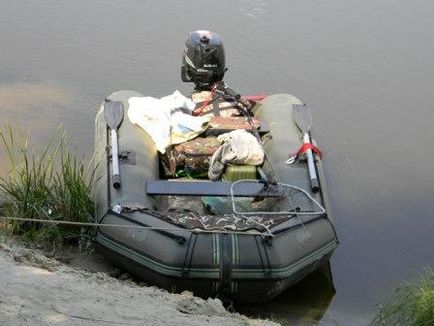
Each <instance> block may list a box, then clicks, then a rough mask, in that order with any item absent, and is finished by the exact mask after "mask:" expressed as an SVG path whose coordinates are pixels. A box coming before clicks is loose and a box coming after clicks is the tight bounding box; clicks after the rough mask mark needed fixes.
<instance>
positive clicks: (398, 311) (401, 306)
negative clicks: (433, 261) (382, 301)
mask: <svg viewBox="0 0 434 326" xmlns="http://www.w3.org/2000/svg"><path fill="white" fill-rule="evenodd" d="M372 325H406V326H407V325H408V326H428V325H434V271H432V270H427V271H426V272H425V274H424V275H423V276H422V277H420V279H419V280H418V282H417V284H404V285H403V286H401V287H399V288H398V290H397V291H396V294H395V296H394V298H393V299H392V300H391V301H390V302H389V303H387V304H386V305H384V306H381V307H380V311H379V313H378V315H377V316H376V317H375V319H374V320H373V322H372Z"/></svg>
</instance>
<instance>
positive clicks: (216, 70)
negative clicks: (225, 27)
mask: <svg viewBox="0 0 434 326" xmlns="http://www.w3.org/2000/svg"><path fill="white" fill-rule="evenodd" d="M226 70H227V68H226V67H225V52H224V48H223V43H222V41H221V39H220V37H219V36H218V35H217V34H216V33H214V32H210V31H202V30H199V31H195V32H190V34H189V35H188V38H187V40H186V41H185V48H184V53H183V55H182V66H181V79H182V81H183V82H192V83H195V88H196V90H209V89H210V88H211V87H212V86H213V84H214V83H216V82H219V81H222V80H223V76H224V74H225V72H226Z"/></svg>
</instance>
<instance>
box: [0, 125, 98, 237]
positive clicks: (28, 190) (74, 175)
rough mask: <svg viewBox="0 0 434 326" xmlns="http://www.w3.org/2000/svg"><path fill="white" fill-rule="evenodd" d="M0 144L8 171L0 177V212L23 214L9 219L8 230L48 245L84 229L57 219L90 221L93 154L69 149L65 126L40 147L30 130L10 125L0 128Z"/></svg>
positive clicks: (73, 235) (14, 215) (76, 235)
mask: <svg viewBox="0 0 434 326" xmlns="http://www.w3.org/2000/svg"><path fill="white" fill-rule="evenodd" d="M0 144H1V150H2V152H3V153H4V155H5V156H6V159H7V160H8V163H9V167H8V169H9V170H8V172H7V174H6V176H3V177H1V178H0V191H1V192H2V194H1V196H2V198H3V207H2V212H1V213H2V215H7V216H10V217H11V218H20V219H22V220H13V219H9V220H8V223H7V226H8V227H10V228H11V229H12V233H13V234H16V235H19V236H20V237H21V238H23V239H24V240H30V241H38V242H40V243H49V244H52V245H54V244H61V243H63V242H64V241H65V240H70V239H77V238H78V237H79V236H80V235H82V236H83V235H84V234H85V233H87V232H88V230H86V229H85V228H83V227H82V226H80V225H66V224H59V223H56V221H70V222H89V217H90V216H91V215H92V214H93V211H94V203H93V201H92V198H91V187H92V185H93V183H94V182H95V181H96V180H95V174H94V168H92V166H93V165H92V160H90V161H89V160H87V161H86V160H84V159H82V158H79V157H77V156H75V155H73V154H71V152H70V151H69V147H68V139H67V135H66V133H65V131H64V129H63V128H62V127H59V129H58V130H57V131H56V132H55V133H54V135H53V137H52V138H51V140H50V141H49V143H48V144H47V145H46V146H45V147H43V148H38V146H36V145H35V144H32V142H31V139H30V136H29V135H28V134H27V135H26V134H23V133H22V132H21V131H19V130H15V129H12V128H11V127H9V128H6V129H5V130H3V131H0ZM38 220H48V221H51V223H41V222H38Z"/></svg>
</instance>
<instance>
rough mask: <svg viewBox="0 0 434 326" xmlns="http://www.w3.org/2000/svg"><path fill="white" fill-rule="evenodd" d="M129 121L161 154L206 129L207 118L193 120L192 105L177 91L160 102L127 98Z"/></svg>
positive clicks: (142, 98)
mask: <svg viewBox="0 0 434 326" xmlns="http://www.w3.org/2000/svg"><path fill="white" fill-rule="evenodd" d="M128 104H129V109H128V118H129V119H130V121H131V123H132V124H136V125H138V126H140V127H141V128H142V129H143V130H145V131H146V132H147V133H148V134H149V136H151V138H152V140H153V141H154V143H155V146H156V147H157V150H158V151H159V152H161V153H163V154H164V153H165V151H166V148H167V147H168V146H169V145H172V144H179V143H182V142H185V141H187V140H190V139H193V138H194V137H196V136H197V135H198V134H200V133H201V132H202V131H204V130H205V129H206V128H207V126H208V121H209V118H206V117H194V116H192V115H191V114H192V111H193V110H194V108H195V103H194V102H193V101H192V100H190V99H189V98H187V97H185V96H184V95H182V94H181V93H180V92H179V91H175V92H174V93H173V94H171V95H168V96H165V97H162V98H160V99H158V98H154V97H150V96H146V97H130V98H129V99H128Z"/></svg>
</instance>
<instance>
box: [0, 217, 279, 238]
mask: <svg viewBox="0 0 434 326" xmlns="http://www.w3.org/2000/svg"><path fill="white" fill-rule="evenodd" d="M0 219H2V220H5V221H8V220H11V221H22V222H37V223H47V224H66V225H77V226H92V227H98V226H107V227H119V228H132V229H148V230H156V231H159V230H160V231H178V232H180V231H187V232H188V231H189V232H193V233H227V234H244V235H246V234H248V235H260V236H268V237H269V236H273V235H272V234H269V233H262V232H252V231H248V232H247V231H233V230H203V229H179V228H169V227H157V226H144V225H126V224H109V223H93V222H75V221H65V220H47V219H36V218H25V217H12V216H2V215H0Z"/></svg>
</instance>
